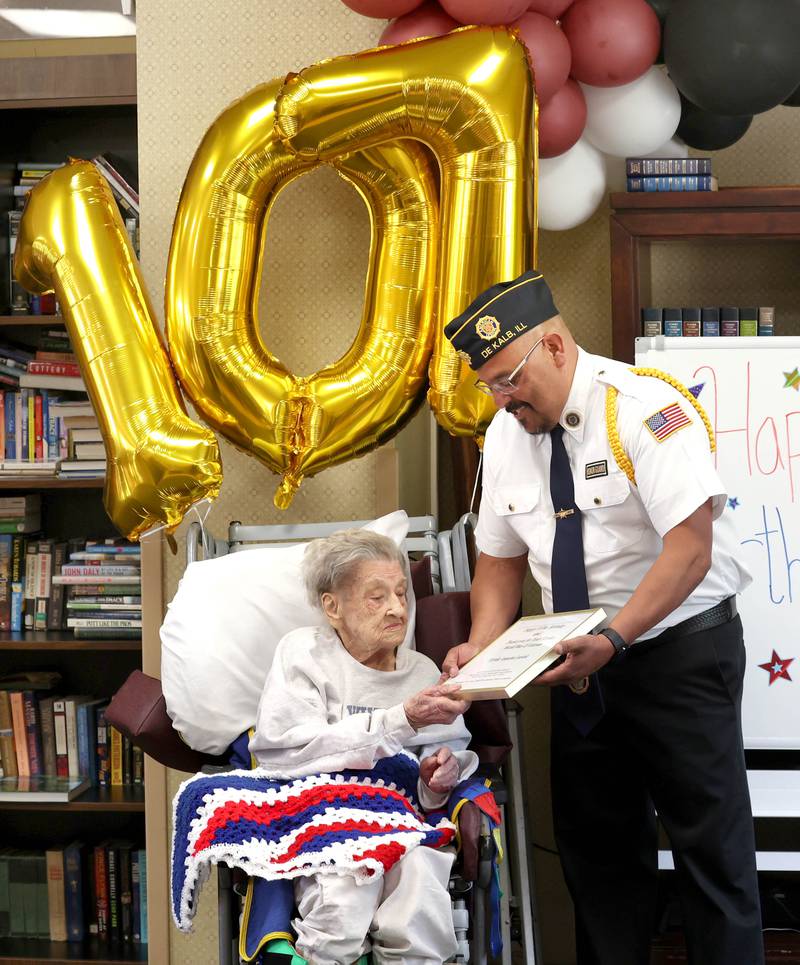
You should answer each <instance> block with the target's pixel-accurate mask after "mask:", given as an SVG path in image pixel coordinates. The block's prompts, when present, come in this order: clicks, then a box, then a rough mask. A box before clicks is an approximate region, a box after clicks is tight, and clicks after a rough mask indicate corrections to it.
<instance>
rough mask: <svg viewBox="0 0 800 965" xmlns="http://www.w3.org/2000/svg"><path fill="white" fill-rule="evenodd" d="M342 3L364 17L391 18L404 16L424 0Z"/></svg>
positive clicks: (365, 0) (343, 0)
mask: <svg viewBox="0 0 800 965" xmlns="http://www.w3.org/2000/svg"><path fill="white" fill-rule="evenodd" d="M342 3H343V4H344V5H345V6H346V7H350V9H351V10H355V12H356V13H360V14H361V15H362V16H364V17H377V18H378V19H379V20H391V19H392V17H402V16H404V15H405V14H407V13H411V11H412V10H415V9H416V8H417V7H418V6H419V5H420V4H421V3H422V0H342Z"/></svg>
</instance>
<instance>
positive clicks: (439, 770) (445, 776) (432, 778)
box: [419, 747, 458, 794]
mask: <svg viewBox="0 0 800 965" xmlns="http://www.w3.org/2000/svg"><path fill="white" fill-rule="evenodd" d="M419 776H420V780H421V781H422V783H423V784H427V785H428V787H429V788H430V789H431V790H432V791H433V792H434V794H446V793H447V792H448V791H452V790H453V788H454V787H455V786H456V784H457V783H458V759H457V758H456V757H455V755H454V754H453V752H452V751H451V750H450V748H449V747H440V748H439V750H438V751H437V752H436V753H435V754H431V756H430V757H423V759H422V760H421V761H420V762H419Z"/></svg>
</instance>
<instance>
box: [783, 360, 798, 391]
mask: <svg viewBox="0 0 800 965" xmlns="http://www.w3.org/2000/svg"><path fill="white" fill-rule="evenodd" d="M783 377H784V378H785V379H786V381H785V382H784V383H783V387H784V389H794V390H795V392H800V372H798V371H797V366H796V365H795V367H794V371H793V372H784V373H783Z"/></svg>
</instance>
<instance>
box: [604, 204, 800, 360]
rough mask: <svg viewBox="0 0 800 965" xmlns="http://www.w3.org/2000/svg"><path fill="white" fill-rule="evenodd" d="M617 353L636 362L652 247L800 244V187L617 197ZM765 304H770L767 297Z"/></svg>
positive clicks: (613, 266) (614, 235)
mask: <svg viewBox="0 0 800 965" xmlns="http://www.w3.org/2000/svg"><path fill="white" fill-rule="evenodd" d="M611 209H612V211H611V319H612V347H613V356H614V358H616V359H620V360H622V361H627V362H632V361H633V353H634V339H635V338H636V337H637V336H638V335H641V309H642V308H644V307H645V306H647V305H649V304H651V300H650V252H651V246H652V245H653V244H656V243H660V242H668V243H680V242H689V241H703V242H719V243H725V244H727V243H730V244H741V243H748V242H770V243H774V242H797V241H800V186H786V187H758V188H723V189H722V190H720V191H698V192H689V191H685V192H675V193H663V194H659V193H657V192H655V193H653V194H638V193H635V192H632V193H628V192H626V193H619V194H612V195H611ZM761 304H764V303H763V302H762V303H761Z"/></svg>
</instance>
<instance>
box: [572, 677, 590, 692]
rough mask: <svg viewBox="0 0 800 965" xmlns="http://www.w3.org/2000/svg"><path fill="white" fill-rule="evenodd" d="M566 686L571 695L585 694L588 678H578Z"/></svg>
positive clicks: (587, 687)
mask: <svg viewBox="0 0 800 965" xmlns="http://www.w3.org/2000/svg"><path fill="white" fill-rule="evenodd" d="M568 686H569V689H570V690H571V691H572V692H573V694H578V695H580V694H585V693H586V691H587V690H588V689H589V678H588V677H579V678H578V680H573V681H571V682H570V684H569V685H568Z"/></svg>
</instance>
